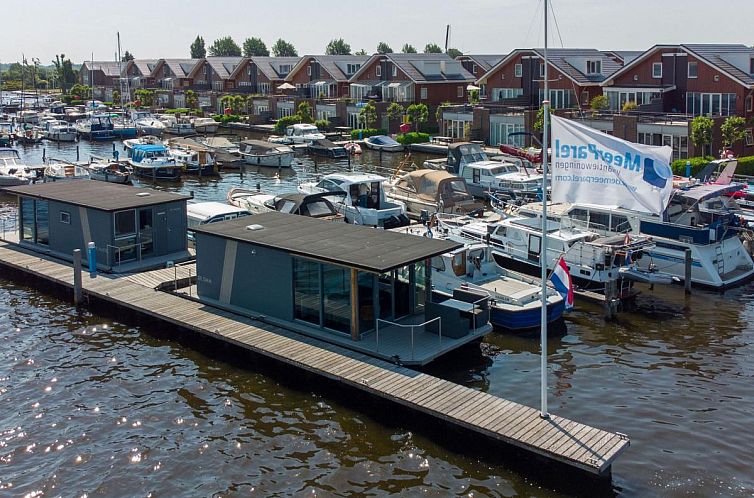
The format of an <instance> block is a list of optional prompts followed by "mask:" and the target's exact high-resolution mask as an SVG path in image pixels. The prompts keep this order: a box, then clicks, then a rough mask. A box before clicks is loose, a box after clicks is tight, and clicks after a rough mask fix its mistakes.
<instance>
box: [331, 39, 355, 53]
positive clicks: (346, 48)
mask: <svg viewBox="0 0 754 498" xmlns="http://www.w3.org/2000/svg"><path fill="white" fill-rule="evenodd" d="M325 54H326V55H351V45H349V44H348V43H346V42H345V41H343V38H338V39H337V40H330V43H328V44H327V47H326V48H325Z"/></svg>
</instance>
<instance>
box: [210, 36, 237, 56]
mask: <svg viewBox="0 0 754 498" xmlns="http://www.w3.org/2000/svg"><path fill="white" fill-rule="evenodd" d="M209 55H210V56H211V57H241V47H239V46H238V43H236V42H235V41H233V38H231V37H230V36H225V37H223V38H218V39H217V40H215V41H213V42H212V45H210V46H209Z"/></svg>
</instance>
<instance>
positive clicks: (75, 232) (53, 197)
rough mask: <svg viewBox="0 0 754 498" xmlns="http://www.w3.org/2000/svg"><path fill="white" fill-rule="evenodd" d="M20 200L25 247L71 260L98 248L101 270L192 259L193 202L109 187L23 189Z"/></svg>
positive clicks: (129, 269)
mask: <svg viewBox="0 0 754 498" xmlns="http://www.w3.org/2000/svg"><path fill="white" fill-rule="evenodd" d="M7 192H9V193H12V194H15V195H17V196H18V201H19V209H18V213H19V223H18V238H19V242H20V243H21V245H23V246H25V247H28V248H30V249H33V250H35V251H38V252H44V253H46V254H51V255H53V256H55V257H58V258H62V259H67V260H71V259H72V254H73V250H74V249H81V253H82V254H81V257H82V259H83V260H84V261H87V246H88V244H89V242H94V244H95V246H96V249H97V250H96V254H97V268H98V269H100V270H102V271H106V272H132V271H143V270H146V269H151V268H157V267H160V266H164V265H165V264H166V262H168V261H173V262H177V261H183V260H187V259H189V258H190V254H189V253H188V250H187V241H186V229H187V226H186V201H187V199H189V197H188V196H185V195H179V194H174V193H170V192H163V191H159V190H152V189H142V188H136V187H132V186H128V185H119V184H115V183H107V182H95V181H78V182H51V183H43V184H36V185H22V186H18V187H12V188H9V189H7Z"/></svg>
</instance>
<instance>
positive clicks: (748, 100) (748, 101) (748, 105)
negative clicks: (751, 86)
mask: <svg viewBox="0 0 754 498" xmlns="http://www.w3.org/2000/svg"><path fill="white" fill-rule="evenodd" d="M752 101H754V98H752V96H751V95H747V96H746V111H747V112H751V111H752V110H754V109H752V106H753V105H754V103H753V102H752Z"/></svg>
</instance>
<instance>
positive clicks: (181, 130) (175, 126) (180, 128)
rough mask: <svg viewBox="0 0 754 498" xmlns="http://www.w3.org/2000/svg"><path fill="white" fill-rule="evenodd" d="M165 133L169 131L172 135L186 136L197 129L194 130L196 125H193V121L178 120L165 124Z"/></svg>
mask: <svg viewBox="0 0 754 498" xmlns="http://www.w3.org/2000/svg"><path fill="white" fill-rule="evenodd" d="M165 133H169V134H171V135H180V136H186V135H193V134H194V133H196V130H194V127H193V126H192V125H191V123H187V122H185V121H176V122H174V123H171V124H169V125H167V126H165Z"/></svg>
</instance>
